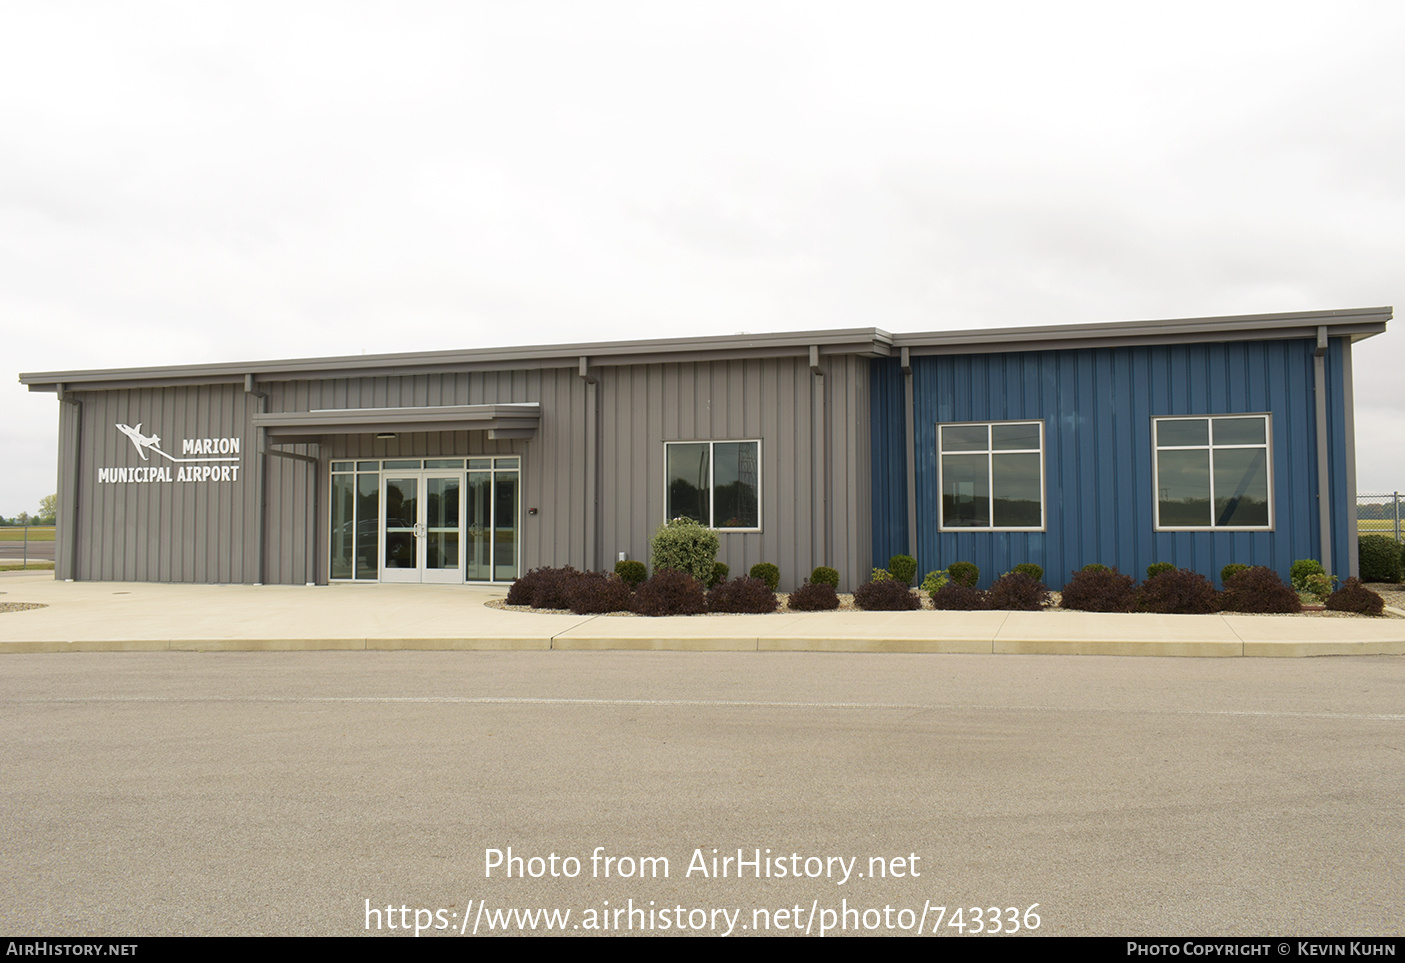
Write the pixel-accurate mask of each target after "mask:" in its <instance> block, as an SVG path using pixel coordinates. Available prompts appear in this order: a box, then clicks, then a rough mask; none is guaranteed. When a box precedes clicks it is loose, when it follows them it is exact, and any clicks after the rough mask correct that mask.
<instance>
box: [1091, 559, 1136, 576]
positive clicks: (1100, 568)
mask: <svg viewBox="0 0 1405 963" xmlns="http://www.w3.org/2000/svg"><path fill="white" fill-rule="evenodd" d="M1078 571H1080V572H1111V571H1113V569H1110V568H1108V567H1107V566H1106V565H1104V564H1103V563H1102V562H1089V563H1088V564H1087V565H1085V566H1083V567H1082V568H1080V569H1079V570H1078ZM1127 577H1128V578H1131V576H1130V575H1129V576H1127Z"/></svg>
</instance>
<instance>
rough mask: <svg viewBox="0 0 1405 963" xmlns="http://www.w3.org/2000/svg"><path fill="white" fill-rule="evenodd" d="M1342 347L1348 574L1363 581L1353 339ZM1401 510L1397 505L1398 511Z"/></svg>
mask: <svg viewBox="0 0 1405 963" xmlns="http://www.w3.org/2000/svg"><path fill="white" fill-rule="evenodd" d="M1341 346H1342V392H1343V395H1344V397H1345V399H1346V400H1345V404H1344V405H1343V408H1344V409H1345V414H1346V552H1347V555H1346V563H1347V565H1346V574H1347V576H1348V577H1350V578H1360V577H1361V545H1360V542H1359V541H1358V535H1359V534H1360V530H1359V529H1358V527H1357V526H1358V525H1359V522H1358V521H1357V517H1356V395H1355V389H1354V388H1353V387H1352V384H1353V382H1354V378H1353V376H1352V371H1351V338H1342V339H1341ZM1399 510H1400V506H1399V502H1397V503H1396V511H1397V512H1398V511H1399ZM1397 527H1399V526H1398V524H1397Z"/></svg>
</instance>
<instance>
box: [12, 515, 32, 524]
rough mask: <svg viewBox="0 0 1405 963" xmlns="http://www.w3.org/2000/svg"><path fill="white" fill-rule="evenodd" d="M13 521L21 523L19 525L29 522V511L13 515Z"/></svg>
mask: <svg viewBox="0 0 1405 963" xmlns="http://www.w3.org/2000/svg"><path fill="white" fill-rule="evenodd" d="M15 521H16V522H18V523H19V524H21V525H28V524H29V512H20V513H19V514H18V515H16V516H15Z"/></svg>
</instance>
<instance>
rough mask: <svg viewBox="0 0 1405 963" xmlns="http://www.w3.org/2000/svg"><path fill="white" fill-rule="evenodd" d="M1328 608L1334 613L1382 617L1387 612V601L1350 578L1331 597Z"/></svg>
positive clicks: (1358, 580) (1328, 600)
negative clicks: (1355, 613) (1357, 613)
mask: <svg viewBox="0 0 1405 963" xmlns="http://www.w3.org/2000/svg"><path fill="white" fill-rule="evenodd" d="M1327 608H1328V609H1330V610H1331V611H1333V612H1359V613H1361V614H1362V615H1380V614H1381V612H1383V611H1384V610H1385V600H1384V599H1382V598H1381V597H1380V596H1379V595H1377V594H1376V593H1375V592H1372V591H1371V590H1370V589H1368V588H1367V587H1366V586H1364V585H1362V584H1361V580H1360V579H1358V578H1349V579H1347V580H1346V582H1345V583H1344V584H1343V585H1342V587H1341V588H1339V589H1337V590H1336V591H1335V592H1333V593H1332V594H1331V595H1330V596H1328V597H1327Z"/></svg>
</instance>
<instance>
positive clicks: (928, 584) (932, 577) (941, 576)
mask: <svg viewBox="0 0 1405 963" xmlns="http://www.w3.org/2000/svg"><path fill="white" fill-rule="evenodd" d="M950 581H951V576H949V575H947V573H946V569H944V568H939V569H934V570H933V571H930V572H928V573H927V577H926V578H924V579H923V580H922V591H924V592H926V593H927V594H928V595H931V594H932V593H933V592H935V591H937V590H938V589H940V588H941V587H942V586H943V585H945V584H946V583H947V582H950Z"/></svg>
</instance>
